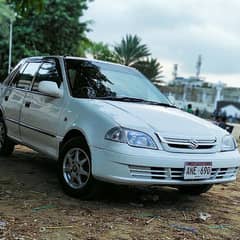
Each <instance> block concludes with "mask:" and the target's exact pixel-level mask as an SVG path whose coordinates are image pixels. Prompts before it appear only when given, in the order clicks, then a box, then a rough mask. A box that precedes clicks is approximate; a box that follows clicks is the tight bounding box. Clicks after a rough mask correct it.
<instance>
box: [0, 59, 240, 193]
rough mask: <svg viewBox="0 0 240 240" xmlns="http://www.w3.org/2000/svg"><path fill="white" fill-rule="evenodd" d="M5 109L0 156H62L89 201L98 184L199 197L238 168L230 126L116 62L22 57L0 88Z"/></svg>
mask: <svg viewBox="0 0 240 240" xmlns="http://www.w3.org/2000/svg"><path fill="white" fill-rule="evenodd" d="M0 110H1V111H0V116H1V117H0V154H1V155H9V154H11V153H12V152H13V150H14V146H15V145H16V144H23V145H26V146H28V147H30V148H32V149H34V150H36V151H38V152H41V153H44V154H46V155H48V156H49V157H51V158H52V159H55V160H56V161H57V165H58V169H57V171H58V175H59V179H60V182H61V184H62V187H63V189H64V191H65V192H66V193H68V194H69V195H71V196H77V197H82V198H90V197H91V196H92V195H93V194H94V193H95V191H96V190H97V189H98V182H99V181H103V182H111V183H115V184H125V185H143V186H154V185H167V186H173V187H177V188H179V189H180V190H182V191H185V192H188V193H191V194H201V193H204V192H206V191H208V190H209V189H210V188H211V186H212V185H213V184H219V183H226V182H231V181H234V180H235V179H236V176H237V172H238V169H239V165H240V156H239V152H238V150H237V144H236V141H235V140H234V138H233V137H232V136H231V135H230V134H229V133H228V132H226V131H225V130H223V129H221V128H219V127H218V126H216V125H214V124H212V123H209V122H207V121H205V120H203V119H200V118H198V117H196V116H193V115H191V114H189V113H186V112H183V111H181V110H179V109H177V108H176V107H175V106H173V105H172V104H170V102H169V101H168V99H167V98H166V97H165V96H164V95H163V94H162V93H161V92H160V91H159V90H158V89H157V88H156V87H155V86H154V85H153V84H152V83H151V82H150V81H149V80H148V79H146V78H145V77H144V76H143V75H142V74H141V73H140V72H138V71H137V70H135V69H133V68H130V67H126V66H122V65H118V64H113V63H108V62H102V61H96V60H89V59H82V58H76V57H61V56H60V57H55V56H52V57H51V56H50V57H31V58H26V59H23V60H22V61H20V63H19V64H18V65H17V66H16V67H15V68H14V69H13V71H12V72H11V74H10V75H9V76H8V78H7V79H6V80H5V81H4V83H3V85H2V89H1V97H0Z"/></svg>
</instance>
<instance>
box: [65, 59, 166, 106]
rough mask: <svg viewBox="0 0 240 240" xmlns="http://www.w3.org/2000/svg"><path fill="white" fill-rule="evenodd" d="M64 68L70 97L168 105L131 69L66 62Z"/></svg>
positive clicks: (158, 93) (114, 65)
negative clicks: (137, 100)
mask: <svg viewBox="0 0 240 240" xmlns="http://www.w3.org/2000/svg"><path fill="white" fill-rule="evenodd" d="M66 68H67V74H68V78H69V81H70V86H71V90H72V95H73V97H76V98H99V99H101V98H103V99H104V98H108V97H109V98H113V99H114V98H116V99H117V98H121V97H127V98H138V99H143V100H146V101H153V102H158V103H163V104H170V103H169V101H168V99H167V98H166V97H165V96H164V95H163V94H162V93H161V92H160V91H159V90H158V89H157V88H156V87H155V86H154V85H153V84H152V83H151V82H150V81H149V80H148V79H146V77H144V76H143V75H142V74H141V73H140V72H138V71H137V70H135V69H133V68H129V67H125V66H121V65H117V64H110V63H102V62H94V61H87V60H79V59H66Z"/></svg>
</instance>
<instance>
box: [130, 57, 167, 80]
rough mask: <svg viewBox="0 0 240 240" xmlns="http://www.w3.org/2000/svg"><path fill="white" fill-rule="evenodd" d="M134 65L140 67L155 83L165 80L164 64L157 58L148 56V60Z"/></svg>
mask: <svg viewBox="0 0 240 240" xmlns="http://www.w3.org/2000/svg"><path fill="white" fill-rule="evenodd" d="M133 67H135V68H136V69H138V70H139V71H140V72H141V73H143V74H144V75H145V76H146V77H147V78H148V79H150V80H151V81H152V82H153V83H155V84H160V83H162V82H163V80H162V78H163V77H164V76H163V75H162V73H163V66H162V65H161V64H160V63H159V62H158V60H157V59H156V58H147V59H146V60H142V61H139V62H136V63H135V64H134V65H133Z"/></svg>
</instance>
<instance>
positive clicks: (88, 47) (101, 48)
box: [81, 40, 115, 62]
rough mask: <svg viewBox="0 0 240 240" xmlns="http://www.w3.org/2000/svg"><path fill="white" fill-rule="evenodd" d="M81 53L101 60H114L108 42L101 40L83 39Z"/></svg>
mask: <svg viewBox="0 0 240 240" xmlns="http://www.w3.org/2000/svg"><path fill="white" fill-rule="evenodd" d="M81 49H82V50H83V51H82V55H83V56H86V57H88V56H89V55H90V56H91V57H93V58H94V59H99V60H103V61H112V62H114V61H115V55H114V52H113V51H112V50H111V49H110V47H109V45H108V44H105V43H103V42H93V41H90V40H88V41H85V44H83V45H82V48H81Z"/></svg>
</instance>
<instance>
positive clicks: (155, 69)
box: [114, 35, 163, 84]
mask: <svg viewBox="0 0 240 240" xmlns="http://www.w3.org/2000/svg"><path fill="white" fill-rule="evenodd" d="M114 51H115V59H114V60H116V61H117V62H119V63H121V64H124V65H127V66H131V67H135V68H136V69H138V70H139V71H140V72H142V73H143V74H144V75H145V76H146V77H147V78H149V79H150V80H151V81H152V82H153V83H155V84H159V83H161V82H163V81H162V77H163V76H162V73H163V66H162V65H161V64H160V63H159V62H158V60H157V59H156V58H152V57H149V56H150V55H151V53H150V51H149V49H148V47H147V45H146V44H142V43H141V39H140V38H139V37H138V36H136V35H134V36H132V35H126V37H125V38H123V39H122V40H121V42H120V44H117V45H116V46H115V47H114Z"/></svg>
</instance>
